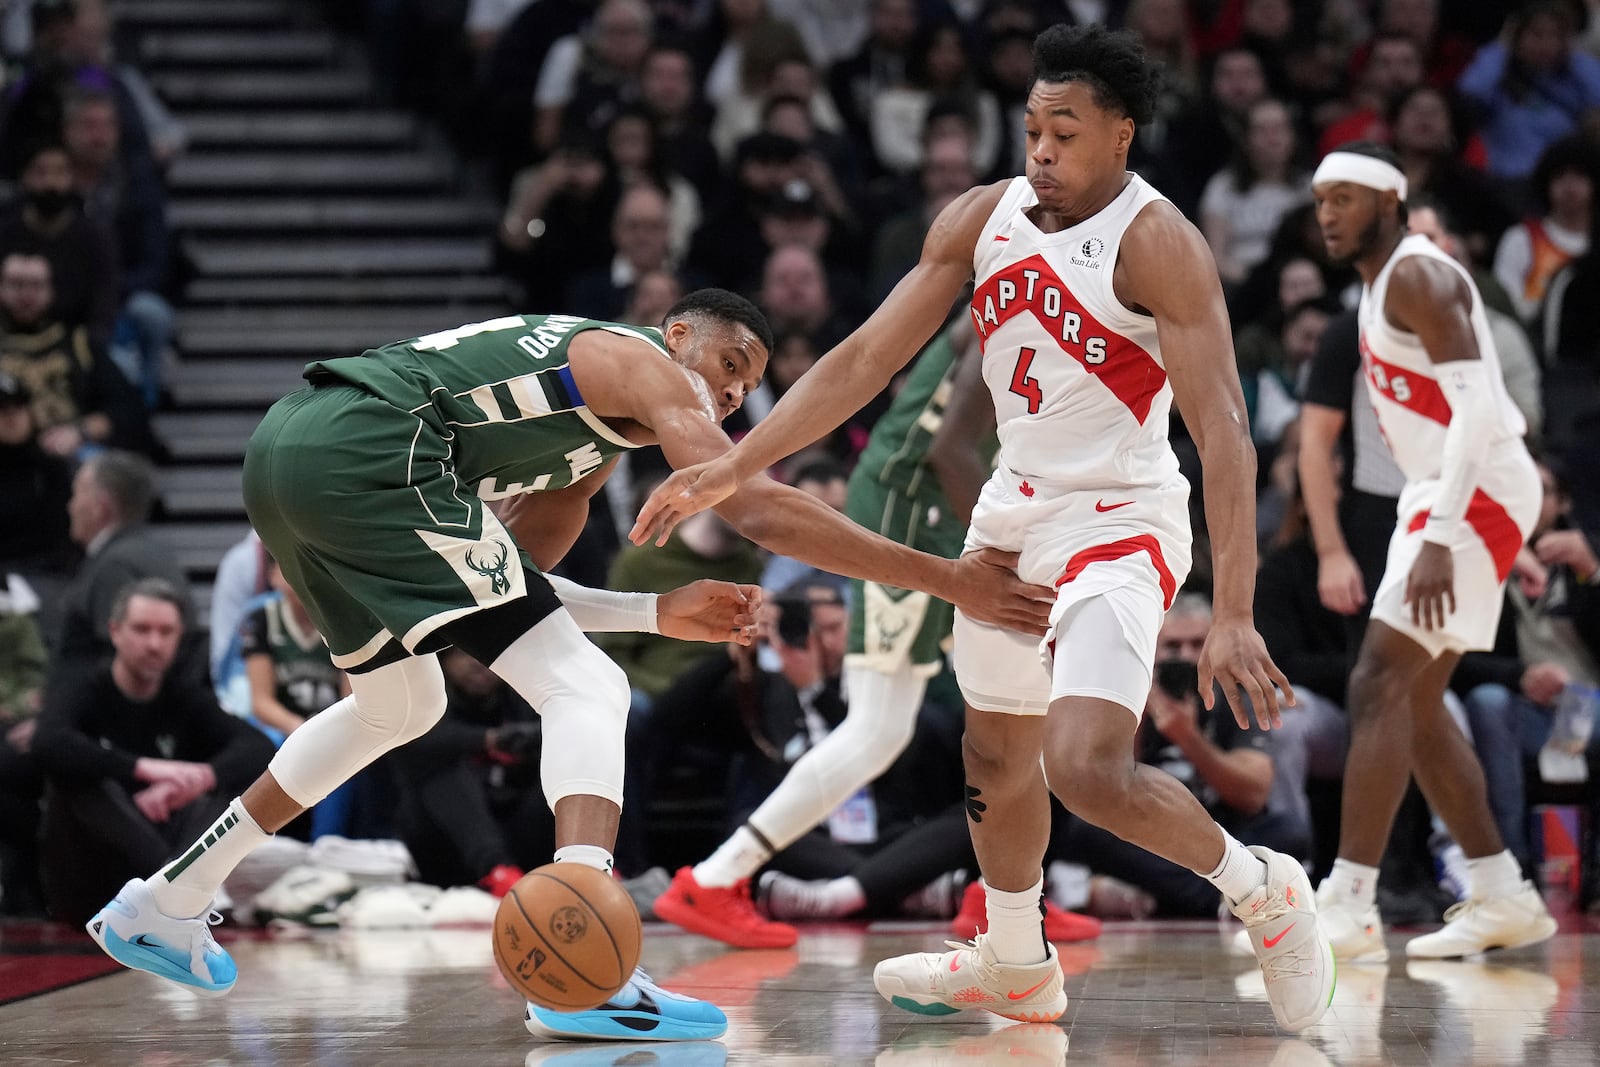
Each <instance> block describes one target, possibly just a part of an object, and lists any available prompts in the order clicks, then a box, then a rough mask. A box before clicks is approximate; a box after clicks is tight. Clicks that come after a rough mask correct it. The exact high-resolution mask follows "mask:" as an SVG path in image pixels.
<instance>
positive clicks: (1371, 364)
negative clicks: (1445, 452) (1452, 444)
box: [1361, 331, 1450, 426]
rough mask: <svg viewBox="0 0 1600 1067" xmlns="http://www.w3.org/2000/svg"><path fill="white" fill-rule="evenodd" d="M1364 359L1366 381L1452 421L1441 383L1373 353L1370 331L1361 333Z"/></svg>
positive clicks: (1428, 415)
mask: <svg viewBox="0 0 1600 1067" xmlns="http://www.w3.org/2000/svg"><path fill="white" fill-rule="evenodd" d="M1361 362H1362V369H1363V370H1364V371H1365V372H1366V375H1367V381H1369V382H1371V383H1372V387H1373V388H1374V389H1376V390H1377V391H1378V392H1379V393H1381V394H1382V395H1383V396H1385V397H1387V398H1389V399H1390V400H1393V401H1394V402H1395V403H1396V404H1399V405H1400V406H1401V407H1403V408H1405V409H1407V410H1408V411H1414V412H1416V413H1417V414H1418V415H1421V416H1422V417H1423V418H1425V419H1432V420H1433V421H1434V422H1437V423H1438V424H1439V425H1440V426H1449V425H1450V402H1449V401H1447V400H1446V399H1445V398H1444V390H1442V389H1440V388H1439V383H1438V382H1437V381H1436V380H1434V379H1433V378H1431V377H1429V376H1428V375H1426V374H1423V373H1421V372H1420V371H1415V370H1411V369H1410V368H1408V367H1397V366H1395V365H1394V364H1393V363H1388V362H1385V361H1384V360H1382V359H1379V358H1378V357H1377V356H1375V355H1373V352H1372V349H1371V348H1370V347H1368V345H1367V335H1366V333H1365V332H1364V331H1363V332H1362V334H1361Z"/></svg>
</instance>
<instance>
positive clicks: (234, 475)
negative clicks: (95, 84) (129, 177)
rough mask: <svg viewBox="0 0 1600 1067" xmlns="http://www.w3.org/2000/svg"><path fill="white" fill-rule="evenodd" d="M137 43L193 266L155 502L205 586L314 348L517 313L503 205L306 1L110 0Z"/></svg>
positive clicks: (346, 347)
mask: <svg viewBox="0 0 1600 1067" xmlns="http://www.w3.org/2000/svg"><path fill="white" fill-rule="evenodd" d="M113 9H114V12H115V14H116V17H117V19H118V25H119V28H120V30H121V37H122V38H125V40H126V54H127V55H128V56H129V57H130V58H131V59H133V60H134V61H136V62H137V63H138V64H139V65H140V67H141V69H143V70H144V71H145V73H146V74H147V75H148V76H149V78H150V81H151V83H152V85H153V86H154V87H155V88H156V90H157V91H158V92H159V93H161V94H162V96H163V98H164V99H165V100H166V101H167V103H168V105H169V106H170V107H171V108H172V109H173V111H174V112H175V113H176V114H177V116H178V117H179V118H180V119H182V120H183V121H184V122H185V123H186V124H187V127H188V130H189V134H190V142H189V150H188V152H187V153H186V154H185V155H184V156H182V157H180V158H179V159H178V160H177V161H176V162H175V163H174V165H173V166H172V168H171V170H170V171H169V174H168V179H169V192H170V218H171V222H172V226H173V230H174V238H175V242H176V244H177V246H178V247H179V248H180V249H181V251H182V255H183V259H184V260H185V262H186V264H187V267H188V274H189V276H188V279H187V283H186V285H185V288H184V291H183V293H182V299H181V300H180V301H179V306H178V312H179V323H178V342H177V343H178V349H179V354H178V360H177V363H176V365H175V367H174V368H173V370H172V371H171V373H170V375H169V378H168V392H169V396H170V399H171V405H170V407H168V408H167V409H164V410H163V411H161V412H160V413H159V414H158V415H157V416H156V418H155V420H154V421H155V432H156V434H157V436H158V437H159V438H160V439H161V441H162V442H163V443H164V444H165V446H166V448H167V450H168V453H169V455H170V461H169V463H168V464H167V466H165V467H164V468H163V470H162V472H161V483H160V496H161V515H162V517H163V520H162V521H163V523H164V525H165V527H166V533H167V535H168V536H169V538H170V539H171V540H172V542H173V544H174V546H175V547H176V548H177V550H178V552H179V555H180V557H181V559H182V561H183V564H184V567H185V568H186V570H187V571H188V573H189V574H190V576H191V577H192V578H193V579H194V581H195V586H196V589H197V591H200V593H201V594H202V599H204V594H205V593H206V592H207V591H208V590H209V581H210V579H211V577H212V575H213V573H214V571H215V567H216V563H217V561H218V560H219V559H220V558H221V555H222V553H223V551H224V550H226V548H227V547H228V546H229V545H231V544H233V543H234V542H235V541H237V540H238V539H239V537H240V536H242V535H243V533H244V530H245V522H246V518H245V515H244V510H243V501H242V498H241V495H240V485H239V477H240V461H241V459H242V457H243V454H244V446H245V442H246V441H247V440H248V439H249V436H250V434H251V433H252V432H253V431H254V429H255V427H256V425H257V424H258V423H259V422H260V419H261V415H262V413H263V412H264V411H265V410H266V408H267V407H268V406H269V405H271V404H272V403H273V402H274V401H276V400H277V399H278V398H279V397H281V396H283V395H284V394H286V393H288V392H291V391H293V390H295V389H297V388H299V387H300V386H301V385H302V384H303V379H302V377H301V370H302V368H303V366H304V364H305V362H306V361H307V360H309V359H313V358H317V357H320V356H337V355H346V354H355V353H357V352H360V351H361V350H362V349H364V348H367V347H370V346H372V345H376V344H381V343H384V342H386V341H391V340H394V339H395V338H399V337H408V336H413V335H415V334H419V333H427V332H431V331H434V330H441V329H448V328H450V327H452V326H456V325H459V324H461V323H463V322H470V321H474V320H477V319H484V318H493V317H495V316H497V315H503V314H505V313H506V312H507V311H508V310H509V308H508V305H507V303H506V291H507V290H506V286H505V284H504V282H503V281H502V280H501V279H500V278H499V277H498V276H497V275H495V274H494V273H493V269H492V268H493V264H492V262H491V250H492V242H493V237H494V228H495V225H496V223H497V221H498V216H499V210H498V205H497V204H495V203H494V202H492V201H491V200H489V199H488V198H486V197H485V196H483V195H481V194H478V193H476V192H474V191H473V188H472V187H473V183H472V181H471V180H470V176H469V175H467V174H466V173H465V172H464V170H463V168H462V166H461V164H460V162H459V161H458V160H457V159H456V158H455V156H454V154H453V153H452V151H451V150H450V149H449V147H448V143H447V141H446V140H445V138H444V137H443V136H442V135H440V134H439V132H438V131H436V130H434V129H433V128H431V127H430V126H428V124H427V123H425V122H423V121H421V120H419V119H418V118H417V117H415V116H413V115H411V114H407V113H404V112H399V111H395V110H393V109H392V108H387V107H384V106H382V105H381V104H380V103H379V101H380V98H381V95H382V94H381V93H380V92H379V91H378V88H377V86H376V84H375V83H374V81H373V79H372V77H371V74H370V71H369V69H368V65H367V63H366V61H365V57H364V54H363V49H362V46H361V44H360V42H359V41H356V40H353V39H351V38H349V37H346V36H341V35H340V34H338V33H335V32H334V31H333V30H331V29H330V28H329V27H328V26H327V25H326V24H325V22H324V20H323V17H322V13H321V10H320V9H319V5H317V4H316V3H313V2H311V0H113Z"/></svg>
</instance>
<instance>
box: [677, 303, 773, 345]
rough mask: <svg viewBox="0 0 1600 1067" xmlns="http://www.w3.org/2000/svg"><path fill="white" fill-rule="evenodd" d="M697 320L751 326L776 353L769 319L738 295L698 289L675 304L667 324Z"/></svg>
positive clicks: (750, 328)
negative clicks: (705, 319)
mask: <svg viewBox="0 0 1600 1067" xmlns="http://www.w3.org/2000/svg"><path fill="white" fill-rule="evenodd" d="M696 317H700V318H708V319H716V320H718V321H719V322H725V323H728V324H729V325H732V326H745V327H748V328H749V330H750V332H751V333H753V334H755V335H756V340H758V341H760V342H761V343H762V345H764V346H765V347H766V350H767V353H768V354H769V355H770V354H771V353H772V326H771V325H770V324H768V322H767V317H766V316H765V315H763V314H762V313H761V309H760V308H758V307H756V306H755V305H754V304H752V303H751V302H750V301H748V300H746V299H745V298H744V297H742V296H740V295H739V294H738V293H733V292H729V291H728V290H726V289H696V290H695V291H694V292H692V293H689V294H687V295H686V296H685V297H684V298H683V299H682V300H679V301H678V302H677V303H676V304H674V305H672V309H671V310H670V311H668V312H667V317H666V320H665V321H666V322H671V321H672V320H673V319H692V318H696Z"/></svg>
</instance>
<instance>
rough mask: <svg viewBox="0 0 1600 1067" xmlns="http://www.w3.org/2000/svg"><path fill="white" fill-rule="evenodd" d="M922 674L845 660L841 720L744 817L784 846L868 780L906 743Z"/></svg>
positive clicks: (913, 724) (919, 702)
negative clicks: (845, 701)
mask: <svg viewBox="0 0 1600 1067" xmlns="http://www.w3.org/2000/svg"><path fill="white" fill-rule="evenodd" d="M927 686H928V683H927V679H925V678H921V677H918V676H917V675H916V674H914V673H912V670H911V668H910V666H909V665H902V666H901V668H900V669H899V670H897V671H895V672H894V673H892V674H885V673H883V672H882V671H876V670H872V669H871V668H868V667H862V666H859V665H856V664H847V665H846V666H845V691H846V694H847V695H848V697H849V700H850V710H849V712H848V713H847V714H846V715H845V719H844V722H842V723H840V724H839V725H838V726H837V727H835V728H834V730H833V731H832V732H831V733H829V734H828V736H827V737H824V738H823V739H822V740H821V741H820V742H818V744H817V745H816V747H815V748H812V749H811V750H810V751H808V752H806V753H805V755H803V756H801V757H800V759H799V760H798V761H797V762H796V763H795V765H794V766H793V767H791V768H790V769H789V773H788V774H786V775H785V776H784V778H783V781H782V782H779V783H778V788H777V789H775V790H773V791H772V794H771V795H770V796H768V797H767V799H766V800H765V801H763V802H762V804H761V806H760V807H759V808H757V809H756V810H755V812H754V813H752V814H751V816H750V818H749V820H748V821H749V823H750V825H751V826H753V827H755V829H756V830H757V831H759V832H760V833H761V835H762V836H763V837H765V838H766V839H767V840H768V841H769V842H770V843H771V844H772V846H773V847H774V848H775V849H780V850H781V849H784V848H787V847H788V846H789V845H791V844H793V843H794V842H795V841H796V840H798V839H799V838H800V837H801V836H802V835H804V834H806V833H807V832H809V831H810V830H811V828H812V827H814V826H816V825H817V824H818V823H820V822H822V820H824V819H826V818H827V817H828V816H829V815H830V814H831V813H832V812H833V810H834V809H835V808H837V807H838V806H839V805H840V804H842V803H844V802H845V801H846V800H848V799H849V798H850V795H851V794H852V793H854V792H855V791H856V790H858V789H860V788H861V787H862V786H864V785H867V784H869V783H870V782H872V780H873V779H875V778H877V777H878V776H879V775H880V774H882V773H883V772H884V771H886V770H888V769H889V765H890V764H892V763H893V762H894V761H895V758H896V757H898V756H899V755H900V753H902V752H904V751H905V748H906V746H907V745H908V744H910V743H911V735H912V733H913V732H914V731H915V729H916V725H917V711H918V709H919V708H921V706H922V694H923V692H924V691H925V690H926V689H927Z"/></svg>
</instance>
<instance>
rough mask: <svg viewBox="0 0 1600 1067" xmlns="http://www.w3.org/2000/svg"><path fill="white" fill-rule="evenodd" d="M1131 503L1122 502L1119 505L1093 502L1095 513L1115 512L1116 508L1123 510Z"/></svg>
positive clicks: (1099, 501)
mask: <svg viewBox="0 0 1600 1067" xmlns="http://www.w3.org/2000/svg"><path fill="white" fill-rule="evenodd" d="M1131 503H1133V501H1131V500H1124V501H1123V502H1122V503H1120V504H1107V503H1106V502H1105V501H1104V500H1096V501H1095V502H1094V509H1095V510H1096V511H1116V510H1117V509H1118V508H1125V507H1127V506H1128V505H1129V504H1131Z"/></svg>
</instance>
